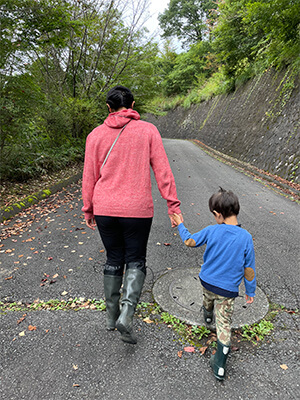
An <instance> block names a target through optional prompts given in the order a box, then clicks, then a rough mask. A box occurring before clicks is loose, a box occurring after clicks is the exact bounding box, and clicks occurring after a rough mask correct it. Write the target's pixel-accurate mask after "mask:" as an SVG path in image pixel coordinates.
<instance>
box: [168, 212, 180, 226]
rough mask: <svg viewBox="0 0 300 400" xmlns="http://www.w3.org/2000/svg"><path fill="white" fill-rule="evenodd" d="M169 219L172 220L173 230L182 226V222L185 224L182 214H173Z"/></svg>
mask: <svg viewBox="0 0 300 400" xmlns="http://www.w3.org/2000/svg"><path fill="white" fill-rule="evenodd" d="M169 217H170V220H171V224H172V228H175V227H176V226H178V225H179V224H181V222H183V216H182V214H172V215H169Z"/></svg>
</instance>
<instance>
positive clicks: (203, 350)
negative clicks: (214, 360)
mask: <svg viewBox="0 0 300 400" xmlns="http://www.w3.org/2000/svg"><path fill="white" fill-rule="evenodd" d="M207 347H208V346H203V347H200V349H199V351H200V353H201V354H202V355H203V354H204V353H205V352H206V350H207Z"/></svg>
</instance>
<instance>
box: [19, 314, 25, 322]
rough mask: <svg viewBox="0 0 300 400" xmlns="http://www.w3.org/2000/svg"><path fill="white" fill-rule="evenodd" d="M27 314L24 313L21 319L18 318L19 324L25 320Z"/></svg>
mask: <svg viewBox="0 0 300 400" xmlns="http://www.w3.org/2000/svg"><path fill="white" fill-rule="evenodd" d="M25 316H26V314H24V315H23V317H21V318H20V319H18V321H17V324H20V323H21V322H23V321H24V319H25Z"/></svg>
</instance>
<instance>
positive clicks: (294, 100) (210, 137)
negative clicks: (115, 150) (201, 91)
mask: <svg viewBox="0 0 300 400" xmlns="http://www.w3.org/2000/svg"><path fill="white" fill-rule="evenodd" d="M299 88H300V85H299V74H297V73H296V72H295V70H291V69H287V70H285V71H281V72H275V71H272V70H269V71H266V72H264V73H263V74H261V75H259V76H257V77H256V78H255V79H252V80H251V81H248V82H247V83H246V84H245V85H243V86H241V87H239V88H237V89H236V90H235V92H233V93H230V94H226V95H225V94H224V95H220V96H216V97H214V98H212V99H210V100H209V101H205V102H202V103H200V104H196V105H193V106H191V108H189V109H184V108H183V107H177V108H176V109H175V110H172V111H169V112H168V113H166V115H164V116H159V117H157V116H154V115H151V114H147V115H146V116H145V119H146V120H147V121H149V122H152V123H154V124H155V125H156V126H157V128H158V129H159V131H160V133H161V135H162V137H165V138H178V139H198V140H200V141H201V142H203V143H204V144H206V145H207V146H210V147H212V148H213V149H215V150H217V151H219V152H222V153H224V154H227V155H229V156H232V157H234V158H236V159H238V160H240V161H243V162H246V163H249V164H251V165H253V166H255V167H257V168H260V169H262V170H264V171H267V172H269V173H271V174H275V175H278V176H280V177H281V178H283V179H286V180H288V181H291V182H294V183H297V184H300V90H299Z"/></svg>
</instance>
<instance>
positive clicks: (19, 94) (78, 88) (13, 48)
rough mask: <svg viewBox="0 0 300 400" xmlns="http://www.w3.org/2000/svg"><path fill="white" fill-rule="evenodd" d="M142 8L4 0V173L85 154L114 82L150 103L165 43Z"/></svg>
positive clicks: (36, 171) (0, 46)
mask: <svg viewBox="0 0 300 400" xmlns="http://www.w3.org/2000/svg"><path fill="white" fill-rule="evenodd" d="M143 12H144V9H143V8H142V5H141V4H139V5H138V6H137V7H136V8H134V10H132V9H130V6H129V5H128V4H125V5H124V7H122V12H121V11H120V10H118V9H117V8H116V2H114V1H113V0H109V1H104V2H100V1H96V2H91V1H88V0H82V1H75V0H70V1H63V2H62V1H59V0H40V1H38V2H37V1H35V0H8V1H7V0H6V1H4V0H0V25H1V32H0V99H1V100H0V110H1V113H0V158H1V159H5V160H6V163H5V165H4V163H1V166H0V179H1V180H7V179H8V180H10V179H13V180H18V181H20V180H26V179H28V178H31V177H34V176H38V175H41V174H44V173H46V172H50V171H55V170H58V169H60V168H64V167H65V166H67V165H69V164H70V163H71V162H74V161H75V162H76V161H77V160H82V158H83V152H84V140H85V138H86V136H87V134H88V133H89V132H90V131H91V130H92V129H93V128H94V127H95V126H97V125H99V124H100V123H101V122H102V121H103V120H104V118H105V117H106V115H107V108H106V105H105V95H106V92H107V91H108V89H109V88H110V87H111V86H113V85H116V84H124V85H125V86H129V87H131V88H132V89H133V91H134V93H135V94H136V96H135V97H136V100H137V103H138V107H139V110H141V111H142V110H143V109H144V108H145V103H146V101H147V100H148V99H150V98H151V97H153V93H154V92H155V91H156V90H157V87H158V81H157V77H156V76H155V73H154V65H155V62H154V60H155V58H156V55H157V52H158V49H157V45H156V44H155V43H152V42H151V41H150V40H147V38H146V37H145V31H144V30H143V29H141V28H139V27H138V25H137V24H136V21H137V20H139V18H140V17H141V15H142V13H143ZM130 18H131V20H130Z"/></svg>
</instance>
